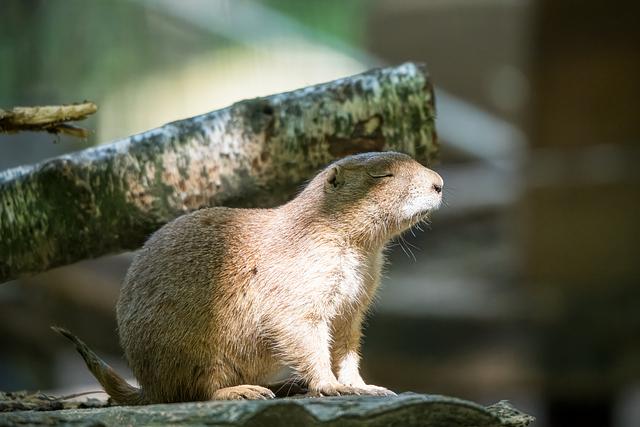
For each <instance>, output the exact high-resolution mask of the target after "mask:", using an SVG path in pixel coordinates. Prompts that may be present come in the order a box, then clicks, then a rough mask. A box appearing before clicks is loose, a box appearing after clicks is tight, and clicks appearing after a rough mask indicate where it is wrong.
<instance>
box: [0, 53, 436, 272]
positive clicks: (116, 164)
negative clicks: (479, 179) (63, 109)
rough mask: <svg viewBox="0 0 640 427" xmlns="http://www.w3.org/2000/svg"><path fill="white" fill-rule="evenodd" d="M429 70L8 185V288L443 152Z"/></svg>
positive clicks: (227, 113)
mask: <svg viewBox="0 0 640 427" xmlns="http://www.w3.org/2000/svg"><path fill="white" fill-rule="evenodd" d="M434 118H435V107H434V99H433V90H432V86H431V83H430V81H429V77H428V75H427V72H426V70H425V68H424V67H423V66H420V65H416V64H412V63H407V64H403V65H400V66H398V67H390V68H381V69H374V70H371V71H368V72H366V73H363V74H359V75H356V76H352V77H347V78H344V79H340V80H336V81H333V82H329V83H324V84H320V85H317V86H311V87H307V88H303V89H299V90H295V91H292V92H287V93H282V94H278V95H273V96H268V97H264V98H256V99H252V100H247V101H242V102H238V103H236V104H234V105H232V106H230V107H228V108H224V109H221V110H217V111H213V112H210V113H207V114H204V115H201V116H197V117H193V118H189V119H185V120H181V121H176V122H173V123H169V124H167V125H165V126H162V127H160V128H157V129H153V130H150V131H148V132H145V133H142V134H139V135H134V136H131V137H128V138H125V139H122V140H120V141H116V142H113V143H110V144H105V145H100V146H97V147H94V148H90V149H86V150H83V151H80V152H77V153H73V154H69V155H64V156H60V157H56V158H53V159H50V160H46V161H44V162H42V163H39V164H36V165H31V166H23V167H17V168H14V169H10V170H7V171H4V172H2V173H0V236H2V239H1V240H0V281H6V280H10V279H12V278H16V277H19V276H21V275H25V274H32V273H36V272H41V271H45V270H47V269H50V268H52V267H56V266H60V265H65V264H70V263H73V262H76V261H79V260H82V259H86V258H94V257H98V256H101V255H105V254H110V253H115V252H119V251H123V250H130V249H135V248H138V247H139V246H141V245H142V243H143V242H144V240H145V239H146V238H147V237H148V236H149V234H150V233H152V232H153V231H154V230H156V229H157V228H159V227H160V226H161V225H163V224H164V223H166V222H168V221H170V220H171V219H173V218H175V217H176V216H178V215H180V214H183V213H186V212H189V211H192V210H195V209H198V208H201V207H204V206H218V205H227V206H256V207H258V206H260V207H264V206H272V205H275V204H277V203H281V202H283V201H284V200H286V199H287V198H289V197H290V196H291V195H292V194H294V193H295V191H296V189H297V188H298V186H299V184H300V183H302V182H303V181H304V180H305V179H308V178H309V177H311V176H312V175H313V174H314V173H315V172H316V171H317V170H318V169H319V168H321V167H322V166H324V165H326V164H327V163H328V162H330V161H332V160H334V159H336V158H339V157H343V156H345V155H348V154H352V153H357V152H365V151H383V150H394V151H401V152H405V153H408V154H410V155H412V156H413V157H415V158H416V159H418V160H419V161H421V162H423V163H428V162H429V161H430V160H431V159H432V158H433V156H434V155H435V153H436V151H437V144H436V141H435V125H434Z"/></svg>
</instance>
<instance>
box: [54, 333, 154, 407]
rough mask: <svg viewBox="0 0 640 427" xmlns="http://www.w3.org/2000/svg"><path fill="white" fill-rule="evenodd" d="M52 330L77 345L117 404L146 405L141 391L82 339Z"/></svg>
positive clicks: (90, 368) (90, 367)
mask: <svg viewBox="0 0 640 427" xmlns="http://www.w3.org/2000/svg"><path fill="white" fill-rule="evenodd" d="M51 329H53V330H54V331H56V332H57V333H59V334H60V335H62V336H64V337H66V338H68V339H69V340H70V341H72V342H73V343H74V344H75V346H76V350H78V353H80V355H81V356H82V358H83V359H84V361H85V363H86V364H87V368H89V370H90V371H91V373H92V374H93V376H94V377H96V379H97V380H98V382H99V383H100V385H102V387H103V388H104V391H106V392H107V394H109V396H110V397H111V398H112V399H113V400H114V401H115V402H116V403H118V404H120V405H143V404H145V403H146V402H145V399H144V398H143V396H142V390H141V389H139V388H136V387H133V386H132V385H130V384H129V383H127V382H126V381H125V380H124V378H122V377H121V376H120V375H118V374H117V373H116V371H114V370H113V368H112V367H111V366H109V365H107V364H106V363H105V362H104V361H103V360H102V359H100V358H99V357H98V355H97V354H95V353H94V352H93V351H92V350H91V349H90V348H89V347H87V345H86V344H85V343H84V342H82V340H80V338H78V337H76V336H75V335H73V334H72V333H71V332H69V331H67V330H66V329H63V328H58V327H57V326H52V327H51Z"/></svg>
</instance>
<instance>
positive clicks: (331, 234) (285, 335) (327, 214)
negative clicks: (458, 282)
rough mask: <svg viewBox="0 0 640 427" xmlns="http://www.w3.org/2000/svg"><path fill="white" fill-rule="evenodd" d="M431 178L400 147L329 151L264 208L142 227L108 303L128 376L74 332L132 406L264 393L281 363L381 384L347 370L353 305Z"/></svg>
mask: <svg viewBox="0 0 640 427" xmlns="http://www.w3.org/2000/svg"><path fill="white" fill-rule="evenodd" d="M442 187H443V180H442V178H441V177H440V175H438V174H437V173H436V172H434V171H432V170H430V169H427V168H425V167H424V166H422V165H420V164H419V163H418V162H416V161H415V160H413V159H412V158H411V157H409V156H407V155H405V154H400V153H393V152H385V153H364V154H359V155H355V156H350V157H346V158H343V159H341V160H338V161H336V162H335V163H333V164H331V165H329V166H328V167H327V168H325V169H324V170H323V171H321V172H320V173H318V175H316V176H315V178H313V179H312V180H311V181H310V182H309V184H308V185H307V186H306V188H305V189H304V190H303V191H302V192H301V193H300V194H299V195H298V196H297V197H296V198H295V199H293V200H291V201H290V202H289V203H287V204H285V205H282V206H280V207H278V208H275V209H232V208H224V207H217V208H207V209H201V210H198V211H195V212H192V213H190V214H187V215H183V216H181V217H179V218H177V219H175V220H174V221H172V222H169V223H168V224H166V225H165V226H164V227H162V228H161V229H159V230H158V231H157V232H155V233H154V234H153V235H152V236H151V237H150V238H149V240H148V241H147V242H146V243H145V245H144V246H143V248H142V249H141V250H140V251H139V252H138V253H137V255H136V256H135V258H134V260H133V263H132V265H131V267H130V268H129V271H128V273H127V275H126V278H125V280H124V284H123V287H122V290H121V294H120V298H119V301H118V304H117V319H118V330H119V334H120V342H121V345H122V347H123V348H124V351H125V353H126V356H127V359H128V361H129V364H130V366H131V369H132V370H133V373H134V375H135V376H136V378H137V379H138V381H139V383H140V388H135V387H132V386H131V385H129V384H128V383H126V382H125V381H124V380H123V379H122V377H120V376H119V375H118V374H116V373H115V372H114V371H113V370H112V369H111V368H110V367H109V366H108V365H106V364H105V363H104V362H102V361H101V360H100V359H99V358H98V357H97V356H96V355H95V354H94V353H93V352H92V351H91V350H89V348H88V347H86V345H84V343H82V341H80V340H79V339H77V338H76V337H74V336H73V335H71V334H70V333H69V332H67V331H65V330H61V329H56V330H58V332H61V333H62V334H63V335H65V336H67V337H68V338H69V339H71V340H72V341H74V342H75V343H76V347H77V348H78V350H79V352H80V353H81V354H82V356H83V358H84V359H85V361H86V362H87V365H88V367H89V369H90V370H91V372H92V373H93V374H94V375H95V376H96V378H97V379H98V381H99V382H100V384H101V385H102V386H103V387H104V389H105V391H106V392H107V393H108V394H109V395H110V396H111V398H112V399H113V400H114V401H116V402H117V403H120V404H125V405H135V404H146V403H161V402H180V401H195V400H211V399H264V398H271V397H274V395H273V393H272V391H271V390H269V389H268V388H266V387H265V386H266V384H265V382H266V381H267V379H268V378H269V377H270V376H271V375H273V373H275V372H277V370H278V369H280V368H281V367H283V366H288V367H290V368H291V369H293V370H294V372H295V373H296V375H297V376H298V377H299V378H300V380H301V381H303V382H304V383H305V384H306V385H307V387H308V390H309V393H310V394H312V395H319V396H333V395H345V394H367V395H389V394H393V392H391V391H389V390H387V389H386V388H383V387H378V386H374V385H369V384H366V383H365V382H364V380H363V379H362V377H361V376H360V373H359V362H360V355H359V349H360V340H361V328H362V322H363V318H364V317H365V315H366V313H367V311H368V309H369V307H370V305H371V303H372V300H373V298H374V295H375V293H376V290H377V288H378V285H379V283H380V274H381V269H382V267H383V263H384V259H383V258H384V257H383V250H384V247H385V245H386V244H387V242H388V241H389V240H390V239H391V238H393V237H394V236H397V235H399V234H400V233H402V232H403V231H405V230H407V229H408V228H410V227H411V226H412V225H414V224H416V223H418V222H419V221H421V220H423V219H424V218H425V215H426V214H427V213H428V212H430V211H432V210H434V209H436V208H438V206H439V205H440V203H441V200H442Z"/></svg>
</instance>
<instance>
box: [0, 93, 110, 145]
mask: <svg viewBox="0 0 640 427" xmlns="http://www.w3.org/2000/svg"><path fill="white" fill-rule="evenodd" d="M96 111H98V107H97V106H96V104H94V103H93V102H87V101H85V102H80V103H77V104H69V105H45V106H38V107H14V108H12V109H11V110H2V109H0V133H1V132H4V133H15V132H20V131H44V132H49V133H53V134H59V133H62V134H65V135H70V136H75V137H77V138H87V137H88V136H89V131H88V130H86V129H82V128H79V127H76V126H73V125H71V124H69V123H68V122H75V121H78V120H84V119H86V118H87V117H88V116H90V115H91V114H93V113H95V112H96Z"/></svg>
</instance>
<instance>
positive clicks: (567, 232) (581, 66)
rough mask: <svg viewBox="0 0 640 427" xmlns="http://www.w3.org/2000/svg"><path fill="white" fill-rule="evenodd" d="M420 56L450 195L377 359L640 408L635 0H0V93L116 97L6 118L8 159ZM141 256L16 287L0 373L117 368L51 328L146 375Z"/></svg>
mask: <svg viewBox="0 0 640 427" xmlns="http://www.w3.org/2000/svg"><path fill="white" fill-rule="evenodd" d="M407 60H414V61H422V62H426V63H427V65H428V68H429V70H430V72H431V74H432V76H433V81H434V82H435V83H436V85H437V107H438V110H439V114H438V120H437V126H438V132H439V135H440V137H441V142H442V155H441V158H440V161H439V163H438V164H436V165H434V168H435V169H436V170H438V171H439V172H440V173H441V174H442V175H443V177H444V179H445V183H446V184H445V199H446V201H447V206H446V207H444V208H443V209H442V210H441V211H439V212H438V213H437V214H436V215H435V216H434V218H433V223H432V226H431V229H429V230H426V231H425V232H419V231H417V230H416V231H415V236H414V235H413V233H409V234H408V235H407V237H406V240H407V241H406V243H403V245H402V246H401V245H400V244H399V243H398V244H396V245H395V246H394V248H393V251H392V252H391V257H390V258H391V267H390V269H389V271H388V275H387V278H386V279H385V282H384V288H383V290H382V292H381V295H380V297H381V298H380V301H379V304H378V307H377V310H376V312H375V314H374V316H373V317H372V318H371V320H370V322H369V325H368V328H367V331H366V340H365V345H364V362H363V370H364V373H365V379H367V380H368V381H370V382H371V383H374V384H380V385H384V386H387V387H389V388H391V389H394V390H396V391H408V390H411V391H416V392H425V393H441V394H452V395H456V396H459V397H463V398H467V399H472V400H476V401H479V402H481V403H484V404H488V403H492V402H494V401H497V400H499V399H510V400H511V401H512V402H513V403H514V404H515V405H516V406H517V407H519V408H521V409H523V410H526V411H528V412H530V413H533V414H534V415H536V416H537V417H538V422H537V423H536V425H538V426H541V427H542V426H569V425H575V426H582V427H585V426H599V427H605V426H617V427H631V426H638V425H640V283H639V282H640V256H639V253H640V251H639V250H638V242H639V241H640V225H639V222H640V197H639V196H640V168H639V167H638V164H640V145H639V144H638V143H639V141H640V107H639V105H640V103H639V99H640V6H639V3H638V2H634V1H629V2H624V1H613V2H605V1H602V0H583V1H577V0H576V1H570V0H542V1H526V0H375V1H374V0H370V1H365V0H349V1H341V0H323V1H320V0H316V1H311V0H307V1H297V0H265V1H257V0H255V1H251V0H235V1H234V0H228V1H214V0H211V1H206V0H183V1H169V0H156V1H143V0H119V1H110V2H87V1H83V0H66V1H62V0H57V1H44V0H42V1H35V0H15V1H13V0H0V107H4V108H7V107H11V106H17V105H43V104H56V103H67V102H74V101H81V100H84V99H90V100H92V101H95V102H96V103H97V104H98V105H99V108H100V110H99V112H98V113H97V114H96V115H95V117H94V118H92V119H90V120H89V121H88V123H87V124H86V126H87V127H89V128H91V129H94V130H95V134H94V135H93V136H92V137H91V138H89V140H88V141H77V140H72V139H69V138H65V137H61V138H56V137H54V136H51V135H46V134H27V133H25V134H20V135H10V136H6V135H2V136H0V169H6V168H10V167H14V166H18V165H20V164H26V163H32V162H36V161H39V160H42V159H44V158H47V157H51V156H54V155H58V154H62V153H65V152H70V151H75V150H79V149H82V148H85V147H88V146H90V145H94V144H98V143H104V142H108V141H111V140H114V139H117V138H120V137H125V136H128V135H130V134H133V133H136V132H140V131H144V130H147V129H150V128H153V127H156V126H160V125H162V124H164V123H166V122H168V121H172V120H176V119H179V118H183V117H188V116H191V115H195V114H199V113H204V112H206V111H209V110H212V109H215V108H219V107H223V106H226V105H228V104H230V103H232V102H234V101H237V100H240V99H243V98H251V97H255V96H260V95H267V94H270V93H275V92H280V91H284V90H289V89H294V88H297V87H301V86H306V85H309V84H313V83H318V82H322V81H327V80H331V79H334V78H337V77H341V76H345V75H349V74H354V73H357V72H360V71H363V70H365V69H368V68H371V67H373V66H379V65H384V64H395V63H399V62H404V61H407ZM0 238H1V236H0ZM130 259H131V256H130V254H124V255H118V256H113V257H106V258H103V259H100V260H94V261H87V262H82V263H79V264H77V265H73V266H69V267H65V268H60V269H56V270H54V271H51V272H49V273H46V274H41V275H38V276H35V277H32V278H29V279H24V280H20V281H15V282H10V283H6V284H2V285H0V390H5V391H7V390H17V389H40V390H47V391H52V392H57V393H66V392H69V391H76V390H91V389H98V388H99V387H98V386H97V385H96V383H95V381H94V380H93V379H92V378H91V377H90V375H89V374H88V372H87V371H86V369H85V368H84V365H83V364H82V362H81V359H80V358H79V356H77V355H76V354H75V353H74V351H73V349H72V348H71V346H69V345H68V343H67V342H64V341H63V340H62V339H60V338H59V337H57V336H55V335H54V334H53V333H52V332H51V331H50V330H49V325H52V324H57V325H64V326H66V327H68V328H69V329H71V330H73V331H74V332H75V333H77V334H78V335H79V336H81V337H83V338H84V339H85V340H86V341H87V342H88V343H89V344H90V345H91V346H92V347H93V348H94V349H95V350H96V351H98V352H99V353H100V354H101V355H104V356H105V359H107V360H108V361H109V362H110V363H112V364H113V365H115V366H116V367H117V369H119V370H121V371H123V372H126V363H125V362H124V359H123V357H122V352H121V350H120V349H119V346H118V342H117V334H116V331H115V327H116V324H115V314H114V305H115V301H116V298H117V295H118V289H119V286H120V282H121V279H122V277H123V275H124V273H125V271H126V269H127V266H128V263H129V261H130Z"/></svg>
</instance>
